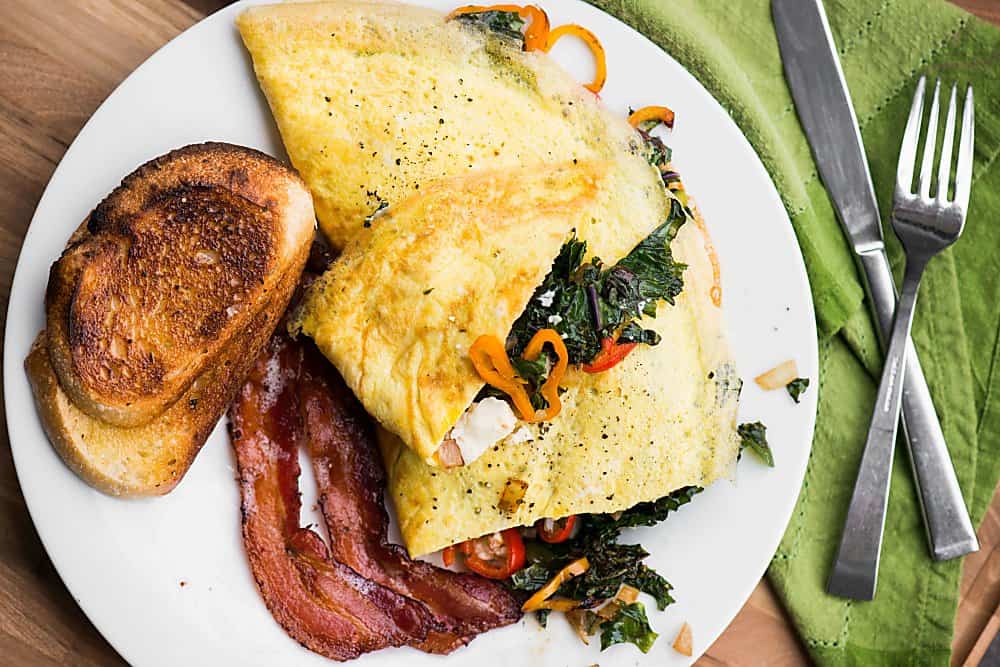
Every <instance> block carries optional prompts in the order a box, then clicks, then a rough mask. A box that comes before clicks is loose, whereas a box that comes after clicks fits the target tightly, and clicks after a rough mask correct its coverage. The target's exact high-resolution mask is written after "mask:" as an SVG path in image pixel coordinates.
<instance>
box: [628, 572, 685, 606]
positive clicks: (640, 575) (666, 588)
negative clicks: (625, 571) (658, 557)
mask: <svg viewBox="0 0 1000 667" xmlns="http://www.w3.org/2000/svg"><path fill="white" fill-rule="evenodd" d="M626 583H628V585H629V586H631V587H632V588H638V589H639V590H640V591H642V592H643V593H648V594H649V595H652V596H653V598H654V599H655V600H656V608H657V609H659V610H660V611H663V610H664V609H666V608H667V605H671V604H673V603H674V598H673V596H672V595H670V591H672V590H673V589H674V587H673V586H671V585H670V582H669V581H667V580H666V579H664V578H663V575H661V574H660V573H659V572H657V571H656V570H654V569H652V568H650V567H647V566H646V565H640V566H639V568H638V570H637V572H636V574H635V575H634V576H633V577H632V578H631V579H630V580H629V581H627V582H626Z"/></svg>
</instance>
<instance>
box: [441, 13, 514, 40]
mask: <svg viewBox="0 0 1000 667" xmlns="http://www.w3.org/2000/svg"><path fill="white" fill-rule="evenodd" d="M455 19H456V20H458V21H461V22H462V23H467V24H469V25H475V26H479V27H481V28H485V29H486V30H489V31H490V32H493V33H495V34H497V35H500V36H501V37H506V38H508V39H513V40H517V41H519V42H521V45H522V47H523V45H524V33H523V32H522V30H523V29H524V20H523V19H522V18H521V17H520V16H519V15H518V13H517V12H505V11H499V10H491V11H486V12H474V13H466V14H458V15H457V16H455Z"/></svg>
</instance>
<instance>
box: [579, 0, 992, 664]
mask: <svg viewBox="0 0 1000 667" xmlns="http://www.w3.org/2000/svg"><path fill="white" fill-rule="evenodd" d="M590 1H591V2H592V3H593V4H595V5H597V6H599V7H601V8H603V9H605V10H606V11H608V12H610V13H611V14H614V15H616V16H618V17H619V18H621V19H622V20H624V21H625V22H626V23H628V24H630V25H632V26H633V27H635V28H636V29H638V30H639V31H640V32H642V33H644V34H645V35H647V36H648V37H650V38H651V39H652V40H653V41H655V42H656V43H658V44H659V45H660V46H662V47H663V48H664V50H666V51H667V52H668V53H670V54H671V55H672V56H673V57H674V58H676V59H677V60H678V61H680V63H681V64H682V65H684V66H685V67H686V68H687V69H688V70H690V71H691V72H692V73H693V74H694V75H695V76H696V77H697V78H698V79H699V80H700V81H701V82H702V83H703V84H704V85H705V86H706V87H707V88H708V90H709V91H710V92H711V93H712V94H713V95H714V96H715V98H716V99H717V100H719V102H721V103H722V105H723V106H724V107H725V108H726V109H729V111H730V113H731V114H732V116H733V118H734V119H735V121H736V123H737V124H738V125H739V126H740V128H741V129H742V130H743V132H744V133H745V134H746V136H747V138H748V139H749V140H750V142H751V143H752V144H753V146H754V148H755V149H756V150H757V153H758V154H759V155H760V157H761V159H762V160H763V162H764V164H765V166H766V167H767V169H768V171H769V172H770V174H771V176H772V178H773V179H774V182H775V184H776V185H777V187H778V191H779V192H780V193H781V196H782V199H783V200H784V203H785V207H786V208H787V209H788V213H789V216H790V217H791V220H792V224H793V225H794V227H795V231H796V233H797V235H798V240H799V245H800V246H801V248H802V253H803V255H804V256H805V260H806V265H807V267H808V271H809V278H810V282H811V284H812V292H813V299H814V301H815V304H816V321H817V324H818V326H819V332H820V333H819V335H820V341H819V342H820V378H819V382H818V383H814V384H813V386H812V387H811V388H810V391H815V390H816V388H817V385H818V390H819V414H818V417H817V422H816V435H815V438H814V441H813V447H812V454H811V456H810V461H809V466H808V469H807V471H806V477H805V482H804V484H803V486H802V491H801V492H800V496H799V501H798V506H797V507H796V509H795V512H794V514H793V516H792V520H791V522H790V524H789V526H788V529H787V531H786V533H785V536H784V538H783V539H782V542H781V545H780V547H779V548H778V552H777V553H776V554H775V556H774V560H773V561H772V563H771V567H770V570H769V577H770V579H771V582H772V583H773V584H774V587H775V589H776V590H777V592H778V594H779V595H780V596H781V598H782V599H783V601H784V603H785V606H786V607H787V609H788V611H789V612H790V614H791V616H792V619H793V620H794V622H795V624H796V626H797V627H798V630H799V633H800V635H801V637H802V640H803V642H804V643H805V645H806V647H807V648H808V650H809V652H810V653H811V655H812V657H813V658H814V659H815V660H816V662H817V663H820V664H829V665H840V664H864V665H878V664H886V665H890V664H891V665H899V664H907V665H918V664H919V665H923V664H934V665H939V664H947V663H946V661H947V660H948V658H949V656H950V654H951V640H952V634H953V630H954V619H955V610H956V606H957V599H958V586H959V578H960V573H961V562H960V561H951V562H947V563H935V562H933V561H932V560H931V558H930V557H929V555H928V551H927V546H926V541H925V538H924V533H923V524H922V522H921V519H920V509H919V505H918V503H917V499H916V495H915V492H914V486H913V482H912V478H911V475H910V471H909V461H908V457H907V455H906V453H905V451H900V452H899V453H898V456H897V457H896V465H895V469H894V471H893V478H892V493H891V496H890V501H889V512H888V518H887V522H886V531H885V541H884V546H883V550H882V567H881V571H880V579H879V588H878V595H877V599H876V600H875V601H874V602H850V601H846V600H842V599H839V598H834V597H830V596H828V595H826V593H825V592H824V586H825V582H826V578H827V576H828V574H829V569H830V565H831V563H832V561H833V557H834V552H835V550H836V547H837V544H838V541H839V538H840V531H841V527H842V526H843V521H844V515H845V513H846V509H847V504H848V500H849V496H850V493H851V489H852V487H853V483H854V477H855V474H856V472H857V465H858V461H859V459H860V454H861V448H862V445H863V443H864V439H865V434H866V431H867V426H868V421H869V419H870V416H871V411H872V403H873V401H874V395H875V389H876V385H877V377H878V373H879V371H880V365H881V356H880V352H879V350H878V347H877V341H876V338H875V334H874V329H873V324H872V321H871V319H870V317H869V315H868V311H867V308H865V307H864V305H863V303H862V299H863V290H862V288H861V284H860V282H859V277H858V274H857V271H856V269H855V266H854V263H853V261H852V258H851V254H850V249H849V247H848V245H847V243H846V241H845V239H844V237H843V235H842V234H841V231H840V228H839V226H838V224H837V222H836V220H835V218H834V213H833V210H832V208H831V206H830V202H829V199H828V198H827V195H826V192H825V190H824V189H823V185H822V183H821V182H820V181H819V179H818V177H817V173H816V166H815V164H814V162H813V160H812V156H811V154H810V151H809V146H808V144H807V143H806V139H805V136H804V135H803V133H802V130H801V128H800V126H799V123H798V118H797V116H796V114H795V109H794V107H793V104H792V99H791V96H790V94H789V91H788V89H787V86H786V83H785V79H784V75H783V72H782V67H781V60H780V56H779V53H778V46H777V41H776V37H775V34H774V25H773V23H772V20H771V10H770V3H769V2H768V1H767V0H740V1H739V2H728V1H725V0H590ZM826 9H827V13H828V15H829V19H830V23H831V26H832V28H833V32H834V37H835V39H836V42H837V45H838V47H839V49H840V57H841V61H842V63H843V67H844V72H845V74H846V76H847V81H848V84H849V86H850V89H851V95H852V97H853V99H854V105H855V110H856V111H857V116H858V119H859V122H860V125H861V130H862V134H863V136H864V142H865V147H866V149H867V152H868V159H869V161H870V164H871V171H872V177H873V179H874V182H875V190H876V193H877V195H878V198H879V202H880V204H881V205H882V216H883V219H884V220H888V208H889V205H890V203H891V197H892V189H893V179H894V174H895V168H896V158H897V156H898V153H899V142H900V138H901V136H902V131H903V126H904V124H905V120H906V115H907V113H908V110H909V106H910V100H911V96H912V93H913V90H914V87H915V85H916V80H917V78H918V77H919V76H920V74H927V75H929V76H931V77H936V76H940V77H941V78H942V79H943V81H944V82H948V83H950V82H952V81H957V82H958V83H960V84H962V85H964V84H966V83H971V84H973V86H974V87H975V93H976V150H975V172H974V175H975V185H974V187H973V190H972V204H971V207H970V214H969V219H968V224H967V225H966V228H965V234H964V236H963V237H962V239H961V240H960V241H959V242H958V243H957V245H955V246H953V248H952V249H950V250H949V251H947V252H945V253H944V254H943V255H941V256H939V257H938V258H937V259H935V260H934V261H933V262H931V264H930V267H929V269H928V271H927V275H926V277H925V279H924V283H923V286H922V288H921V293H920V300H919V301H918V305H917V317H916V322H915V325H914V330H913V338H914V340H915V341H916V345H917V349H918V350H919V353H920V358H921V360H922V362H923V367H924V371H925V372H926V375H927V379H928V382H929V384H930V387H931V391H932V393H933V396H934V403H935V405H936V407H937V411H938V415H939V416H940V418H941V422H942V425H943V428H944V432H945V436H946V437H947V440H948V443H949V446H950V450H951V454H952V458H953V460H954V462H955V468H956V470H957V471H958V476H959V480H960V482H961V485H962V489H963V491H964V493H965V498H966V501H967V503H968V505H969V507H970V510H971V512H972V517H973V521H974V522H975V523H976V524H977V525H978V523H979V522H980V520H981V519H982V517H983V514H984V512H985V510H986V507H987V505H988V504H989V501H990V498H991V497H992V494H993V490H994V487H995V485H996V482H997V479H998V477H1000V363H998V359H1000V344H998V340H1000V339H998V330H1000V305H998V304H1000V166H997V165H994V162H995V161H996V157H997V154H998V152H1000V30H996V29H995V28H993V27H992V26H989V25H986V24H985V23H983V22H981V21H979V20H977V19H975V18H973V17H972V16H970V15H969V14H966V13H964V12H963V11H961V10H960V9H958V8H956V7H954V6H952V5H950V4H947V3H945V2H944V1H943V0H827V2H826ZM663 102H664V103H666V104H668V105H669V104H670V100H663ZM677 122H678V124H679V125H680V126H683V123H684V119H683V118H679V119H678V121H677ZM705 148H706V150H710V149H711V147H710V146H706V147H705ZM885 235H886V239H887V243H888V245H889V251H890V258H891V260H892V262H893V266H894V268H895V269H896V270H897V276H898V270H899V268H900V260H901V253H900V250H899V246H898V243H897V242H896V239H895V236H894V235H893V233H892V231H891V229H889V228H886V230H885ZM745 370H746V372H750V371H752V370H753V369H745ZM758 370H759V369H758ZM777 465H778V468H777V470H775V472H774V474H781V461H780V460H779V461H777ZM734 557H736V556H735V555H734Z"/></svg>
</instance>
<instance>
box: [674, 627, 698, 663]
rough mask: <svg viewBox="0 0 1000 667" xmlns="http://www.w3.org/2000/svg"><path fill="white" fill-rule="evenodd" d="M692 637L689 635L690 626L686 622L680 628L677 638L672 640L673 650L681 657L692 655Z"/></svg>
mask: <svg viewBox="0 0 1000 667" xmlns="http://www.w3.org/2000/svg"><path fill="white" fill-rule="evenodd" d="M693 644H694V637H693V636H692V634H691V625H690V624H689V623H687V622H685V623H684V625H682V626H681V631H680V632H678V633H677V638H676V639H674V644H673V646H674V650H675V651H677V652H678V653H680V654H681V655H686V656H688V657H691V654H692V653H693Z"/></svg>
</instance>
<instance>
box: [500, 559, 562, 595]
mask: <svg viewBox="0 0 1000 667" xmlns="http://www.w3.org/2000/svg"><path fill="white" fill-rule="evenodd" d="M551 578H552V571H551V570H550V569H549V568H547V567H545V566H544V565H541V564H539V563H532V564H531V565H529V566H528V567H526V568H523V569H521V570H518V571H517V572H515V573H514V574H512V575H511V576H510V585H511V587H512V588H513V589H514V590H517V591H537V590H538V589H539V588H541V587H542V586H544V585H545V584H547V583H548V582H549V579H551Z"/></svg>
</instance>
